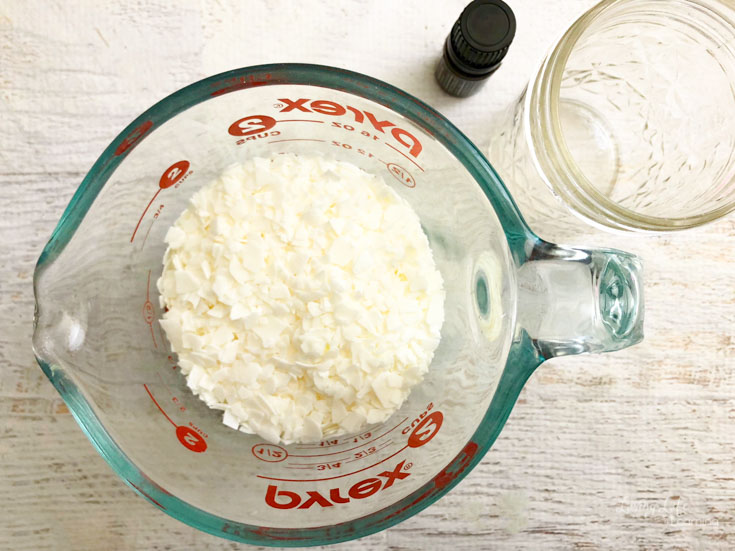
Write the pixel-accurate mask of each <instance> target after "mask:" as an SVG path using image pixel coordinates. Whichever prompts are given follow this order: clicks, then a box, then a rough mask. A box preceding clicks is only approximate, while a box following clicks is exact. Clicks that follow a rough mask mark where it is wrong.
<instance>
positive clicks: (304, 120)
mask: <svg viewBox="0 0 735 551" xmlns="http://www.w3.org/2000/svg"><path fill="white" fill-rule="evenodd" d="M276 122H318V123H319V124H323V123H324V121H312V120H309V119H283V120H280V121H276Z"/></svg>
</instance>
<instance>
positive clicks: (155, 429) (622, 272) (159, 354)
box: [33, 64, 643, 546]
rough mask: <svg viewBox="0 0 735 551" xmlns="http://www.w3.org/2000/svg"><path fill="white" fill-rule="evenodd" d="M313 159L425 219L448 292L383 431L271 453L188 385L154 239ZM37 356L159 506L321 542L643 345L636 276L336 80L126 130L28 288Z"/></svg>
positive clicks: (267, 72) (353, 534) (370, 83)
mask: <svg viewBox="0 0 735 551" xmlns="http://www.w3.org/2000/svg"><path fill="white" fill-rule="evenodd" d="M283 152H295V153H303V154H318V155H324V156H331V157H334V158H336V159H339V160H344V161H347V162H351V163H353V164H356V165H358V166H360V167H361V168H363V169H364V170H367V171H370V172H375V173H379V174H381V175H383V177H384V178H385V180H386V182H388V183H389V184H390V185H391V186H392V187H393V188H394V189H395V190H396V191H397V192H398V193H399V194H400V195H401V196H403V197H405V198H406V200H407V201H408V202H409V203H410V204H411V206H412V208H413V209H414V210H415V211H416V212H417V214H418V215H419V217H420V219H421V222H422V226H423V228H424V231H425V232H426V234H427V236H428V238H429V242H430V244H431V247H432V250H433V254H434V257H435V260H436V263H437V267H438V268H439V270H440V271H441V273H442V276H443V278H444V282H445V288H446V293H447V298H446V303H445V312H446V316H445V323H444V326H443V328H442V338H441V342H440V345H439V348H438V349H437V352H436V355H435V358H434V361H433V363H432V365H431V367H430V370H429V373H428V374H427V376H426V378H425V380H424V382H423V383H422V384H421V385H419V386H418V387H417V388H415V389H414V390H413V392H412V393H411V395H410V396H409V398H408V400H407V401H406V403H405V404H404V405H403V406H402V407H401V409H400V410H399V411H398V412H396V414H395V415H393V416H392V417H391V418H390V419H389V420H388V421H387V422H386V423H384V424H382V425H379V426H372V427H368V428H367V429H366V430H365V431H362V432H360V433H357V434H351V435H348V436H345V437H340V438H335V439H329V438H327V439H325V440H323V441H321V442H315V443H313V444H308V445H289V446H279V445H273V444H269V443H267V442H264V441H263V440H262V439H261V438H259V437H257V436H250V435H245V434H242V433H239V432H236V431H233V430H232V429H229V428H228V427H226V426H224V425H223V424H222V422H221V413H220V412H217V411H214V410H210V409H209V408H207V407H206V405H204V404H203V403H202V402H201V401H200V400H199V399H198V398H196V397H195V396H193V395H192V394H191V393H190V392H189V390H188V389H187V387H186V384H185V380H184V377H182V376H181V375H180V374H179V373H178V369H177V368H176V358H175V356H173V355H171V353H170V352H169V351H168V348H167V343H166V340H165V338H164V336H163V334H162V333H161V330H160V327H159V326H158V324H157V322H156V320H157V319H158V318H160V316H161V312H160V309H159V308H158V301H157V297H156V292H155V285H154V282H155V281H156V279H157V278H158V276H159V275H160V271H161V258H162V255H163V252H164V249H165V245H164V243H163V236H164V234H165V232H166V231H167V229H168V226H169V225H170V224H171V223H172V221H173V220H174V219H175V218H176V217H177V216H178V214H179V212H180V211H181V210H183V208H184V206H185V205H186V202H187V201H188V198H189V197H190V196H191V194H192V193H193V192H194V191H195V190H196V189H198V188H199V187H200V186H202V185H204V184H206V183H208V182H209V181H210V180H211V179H212V178H213V177H215V176H217V175H218V174H219V173H220V172H221V171H222V170H223V169H224V168H225V167H227V166H228V165H230V164H232V163H234V162H237V161H242V160H243V159H245V158H247V157H250V156H256V155H258V156H271V155H275V154H278V153H283ZM34 289H35V294H36V316H35V332H34V337H33V347H34V351H35V353H36V357H37V359H38V361H39V364H40V365H41V367H42V369H43V370H44V372H45V373H46V375H47V376H48V377H49V379H50V380H51V381H52V383H53V384H54V385H55V387H56V388H57V389H58V391H59V392H60V393H61V395H62V396H63V398H64V400H65V401H66V403H67V404H68V405H69V409H70V410H71V411H72V413H73V414H74V416H75V417H76V419H77V421H78V422H79V424H80V425H81V427H82V428H83V430H84V431H85V433H86V434H87V435H88V436H89V438H90V440H91V441H92V443H93V444H94V445H95V447H96V448H97V450H98V451H99V452H100V454H101V455H102V456H103V457H104V458H105V459H106V460H107V461H108V462H109V463H110V465H111V466H112V468H113V469H114V470H115V471H116V472H117V473H118V474H119V475H120V476H121V477H122V478H123V480H125V481H126V482H127V483H128V484H129V485H130V486H132V487H133V488H135V489H136V491H137V492H138V493H140V494H141V495H143V496H144V497H146V498H147V499H148V500H149V501H150V502H152V503H154V504H155V505H157V506H158V507H160V508H161V509H162V510H164V511H166V512H167V513H169V514H170V515H172V516H173V517H175V518H178V519H180V520H182V521H184V522H186V523H188V524H190V525H192V526H195V527H197V528H199V529H201V530H204V531H207V532H210V533H212V534H215V535H218V536H222V537H226V538H230V539H233V540H236V541H241V542H246V543H257V544H265V545H281V546H302V545H317V544H324V543H335V542H338V541H343V540H346V539H352V538H357V537H360V536H364V535H366V534H369V533H372V532H375V531H378V530H381V529H384V528H387V527H388V526H390V525H392V524H395V523H397V522H399V521H401V520H403V519H405V518H407V517H409V516H411V515H413V514H415V513H417V512H418V511H420V510H421V509H423V508H424V507H426V506H428V505H429V504H431V503H433V502H434V501H435V500H437V499H438V498H439V497H441V496H442V495H444V493H446V492H447V491H448V490H449V489H450V488H452V487H453V486H454V485H455V484H456V483H457V482H458V481H459V480H460V479H461V478H463V477H464V476H465V475H466V474H467V473H468V472H469V471H470V470H471V469H472V468H473V467H474V466H475V465H476V464H477V463H478V462H479V461H480V459H481V458H482V456H483V455H484V453H485V452H486V451H487V450H488V448H489V447H490V445H491V444H492V443H493V441H494V440H495V438H496V437H497V435H498V433H499V432H500V430H501V428H502V426H503V424H504V422H505V420H506V418H507V417H508V415H509V413H510V410H511V408H512V406H513V404H514V402H515V399H516V397H517V395H518V393H519V392H520V390H521V387H522V386H523V384H524V382H525V381H526V379H527V378H528V376H529V375H530V374H531V373H532V372H533V370H534V369H535V368H536V367H537V366H538V365H539V364H540V363H541V362H543V361H544V360H545V359H549V358H552V357H554V356H559V355H565V354H576V353H582V352H600V351H610V350H617V349H620V348H623V347H625V346H629V345H631V344H634V343H636V342H638V341H639V340H640V339H641V338H642V317H643V307H642V297H641V287H640V275H639V263H638V261H637V259H636V258H635V257H633V256H632V255H629V254H626V253H623V252H620V251H613V250H591V251H587V250H580V249H573V248H566V247H559V246H556V245H552V244H550V243H547V242H545V241H542V240H541V239H539V238H538V237H536V236H535V235H534V234H533V233H531V232H530V230H529V229H528V228H527V226H526V225H525V223H524V222H523V220H522V219H521V217H520V215H519V213H518V211H517V209H516V207H515V205H514V204H513V202H512V200H511V198H510V196H509V195H508V193H507V191H506V190H505V188H504V187H503V185H502V183H501V182H500V180H499V179H498V178H497V176H496V175H495V173H494V172H493V170H492V168H491V167H490V165H489V164H488V163H487V161H486V160H485V159H484V158H483V157H482V155H480V153H479V152H478V151H477V149H476V148H475V147H474V146H473V145H472V144H471V143H470V142H469V141H468V140H467V139H466V138H465V137H464V136H463V135H462V134H461V133H460V132H459V131H458V130H457V129H456V128H454V127H453V126H452V125H451V124H450V123H449V122H448V121H446V120H445V119H444V118H443V117H441V115H439V114H438V113H436V112H435V111H433V110H432V109H431V108H429V107H428V106H426V105H424V104H423V103H421V102H420V101H418V100H416V99H415V98H412V97H411V96H409V95H407V94H405V93H404V92H401V91H400V90H397V89H395V88H392V87H391V86H388V85H386V84H384V83H382V82H379V81H376V80H374V79H371V78H369V77H366V76H363V75H359V74H356V73H352V72H349V71H344V70H340V69H335V68H330V67H320V66H313V65H296V64H282V65H269V66H259V67H251V68H245V69H239V70H236V71H232V72H229V73H225V74H222V75H217V76H214V77H211V78H208V79H206V80H203V81H200V82H198V83H196V84H193V85H191V86H189V87H187V88H184V89H182V90H180V91H178V92H176V93H175V94H173V95H171V96H169V97H168V98H166V99H164V100H163V101H161V102H160V103H158V104H157V105H155V106H154V107H152V108H151V109H149V110H148V111H146V112H145V113H143V114H142V115H141V116H140V117H138V119H136V120H135V121H134V122H133V123H132V124H131V125H130V126H129V127H128V128H126V129H125V130H124V131H123V132H122V133H121V134H120V136H119V137H118V138H116V139H115V141H114V142H113V143H112V144H111V145H110V146H109V147H108V148H107V149H106V150H105V152H104V153H103V154H102V156H101V157H100V159H99V160H98V161H97V162H96V163H95V165H94V166H93V167H92V169H91V171H90V173H89V174H88V175H87V176H86V177H85V179H84V181H83V182H82V184H81V186H80V188H79V190H78V191H77V193H76V194H75V196H74V198H73V199H72V201H71V203H70V204H69V206H68V207H67V209H66V211H65V212H64V214H63V216H62V218H61V221H60V222H59V225H58V227H57V228H56V230H55V231H54V233H53V235H52V236H51V239H50V241H49V243H48V244H47V246H46V248H45V249H44V251H43V253H42V255H41V257H40V259H39V261H38V265H37V268H36V272H35V274H34Z"/></svg>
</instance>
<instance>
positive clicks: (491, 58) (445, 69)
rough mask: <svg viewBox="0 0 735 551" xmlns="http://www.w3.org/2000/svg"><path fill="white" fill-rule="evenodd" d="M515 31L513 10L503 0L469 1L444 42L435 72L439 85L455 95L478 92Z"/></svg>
mask: <svg viewBox="0 0 735 551" xmlns="http://www.w3.org/2000/svg"><path fill="white" fill-rule="evenodd" d="M515 32H516V19H515V16H514V15H513V11H512V10H511V9H510V7H509V6H508V5H507V4H506V3H505V2H503V1H502V0H475V1H474V2H472V3H471V4H469V5H468V6H467V7H466V8H465V9H464V11H463V12H462V15H460V16H459V19H458V20H457V22H456V23H455V24H454V26H453V27H452V31H451V33H450V34H449V36H448V37H447V42H446V44H445V45H444V55H443V56H442V61H441V62H440V63H439V66H438V67H437V71H436V78H437V80H438V81H439V84H440V85H441V86H442V88H444V89H445V90H446V91H447V92H449V93H450V94H453V95H456V96H462V97H464V96H469V95H470V94H472V93H474V92H475V91H477V89H478V88H479V87H480V85H481V84H482V82H483V81H484V79H486V78H487V77H489V76H490V75H491V74H492V73H493V72H494V71H495V70H496V69H497V68H498V66H499V65H500V62H501V61H502V60H503V58H504V57H505V54H506V53H508V48H509V47H510V43H511V42H512V41H513V37H514V36H515Z"/></svg>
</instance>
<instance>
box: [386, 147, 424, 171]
mask: <svg viewBox="0 0 735 551" xmlns="http://www.w3.org/2000/svg"><path fill="white" fill-rule="evenodd" d="M385 145H387V146H388V147H390V148H391V149H392V150H393V151H395V152H397V153H400V154H401V155H403V156H404V157H406V159H408V160H409V161H411V162H412V163H413V164H415V165H416V168H418V169H419V170H420V171H421V172H423V171H424V169H423V168H421V165H420V164H418V163H417V162H416V161H414V160H413V159H412V158H411V157H409V156H408V155H406V154H405V153H404V152H403V151H401V150H400V149H396V148H395V147H393V146H392V145H391V144H389V143H386V144H385Z"/></svg>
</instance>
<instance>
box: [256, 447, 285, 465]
mask: <svg viewBox="0 0 735 551" xmlns="http://www.w3.org/2000/svg"><path fill="white" fill-rule="evenodd" d="M250 453H252V454H253V455H254V456H255V459H260V460H261V461H265V462H266V463H280V462H281V461H285V459H286V458H287V457H288V451H286V449H285V448H282V447H281V446H276V445H275V444H255V445H254V446H253V447H252V448H250Z"/></svg>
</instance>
